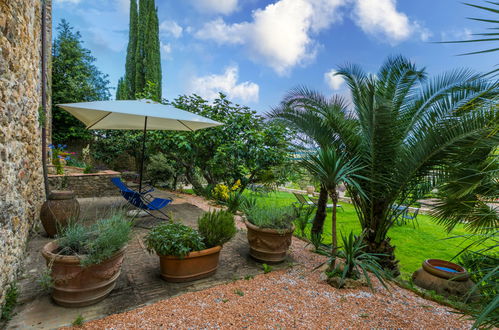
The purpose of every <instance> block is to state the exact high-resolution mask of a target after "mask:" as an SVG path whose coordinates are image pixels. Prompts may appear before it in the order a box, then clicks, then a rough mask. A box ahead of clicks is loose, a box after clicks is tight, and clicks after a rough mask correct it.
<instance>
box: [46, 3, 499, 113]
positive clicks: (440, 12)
mask: <svg viewBox="0 0 499 330" xmlns="http://www.w3.org/2000/svg"><path fill="white" fill-rule="evenodd" d="M53 2H54V5H53V19H54V27H55V26H57V24H58V23H59V22H60V20H61V19H63V18H65V19H66V20H68V21H69V22H70V24H71V25H72V26H74V27H75V29H76V30H78V31H80V33H81V34H82V37H83V40H84V46H85V47H87V48H89V49H90V50H91V51H92V54H93V55H94V56H95V57H96V58H97V66H98V67H99V69H100V70H101V71H102V72H104V73H106V74H108V75H109V79H110V81H111V85H112V86H113V87H115V86H116V84H117V81H118V79H119V77H121V76H122V75H123V74H124V68H125V56H126V47H127V41H128V19H129V17H128V15H129V13H128V8H129V4H130V0H53ZM472 2H473V1H472ZM475 3H477V4H480V3H483V2H481V1H475ZM156 6H157V7H158V17H159V22H160V40H161V55H162V70H163V97H165V98H168V99H172V98H175V97H176V96H178V95H180V94H190V93H197V94H199V95H201V96H203V97H205V98H208V99H211V98H213V97H215V96H216V95H217V93H218V91H222V92H224V93H225V94H227V95H228V96H229V98H230V99H231V100H233V101H234V102H236V103H239V104H244V105H247V106H249V107H251V108H252V109H254V110H257V111H259V112H266V111H268V110H269V109H270V107H272V106H274V105H276V104H278V103H279V101H280V100H281V98H282V97H283V95H284V94H285V93H286V92H287V91H288V90H289V89H291V88H293V87H296V86H298V85H306V86H307V87H309V88H312V89H316V90H319V91H321V92H322V93H324V94H326V95H332V94H334V93H339V94H343V95H345V96H347V97H348V91H347V88H346V86H345V84H344V83H343V81H342V80H341V78H339V77H337V76H336V77H335V76H333V73H334V70H335V69H336V68H337V67H338V65H341V64H345V63H350V62H351V63H357V64H360V65H361V66H363V67H364V68H365V70H366V71H368V72H373V73H374V72H376V71H377V69H378V67H379V66H380V65H381V63H382V62H383V61H384V60H385V59H386V57H387V56H390V55H398V54H401V55H404V56H406V57H408V58H410V59H412V60H413V61H415V62H416V64H418V65H419V66H421V67H426V68H427V71H428V73H429V74H430V75H436V74H439V73H441V72H444V71H446V70H450V69H454V68H460V67H468V68H472V69H474V70H478V71H486V70H490V69H491V68H492V67H493V65H494V64H495V63H496V62H497V61H496V59H495V57H494V55H474V56H456V54H460V53H462V52H465V51H470V50H477V49H481V48H482V47H483V46H481V45H478V44H471V45H469V44H468V45H466V46H464V45H456V44H451V45H444V44H435V43H433V42H434V41H442V40H456V39H458V40H462V39H469V38H471V33H480V32H483V31H484V29H485V27H486V26H485V25H484V23H479V22H473V21H470V20H467V19H466V18H465V17H469V16H479V17H480V16H482V17H483V16H484V15H485V17H486V16H487V15H486V14H484V13H482V12H481V11H479V10H477V9H473V8H470V7H467V6H465V5H463V4H462V3H461V2H459V1H455V0H416V1H414V0H398V1H397V0H273V1H269V0H184V1H177V0H156ZM55 33H56V32H55V31H54V35H55ZM113 95H114V91H113Z"/></svg>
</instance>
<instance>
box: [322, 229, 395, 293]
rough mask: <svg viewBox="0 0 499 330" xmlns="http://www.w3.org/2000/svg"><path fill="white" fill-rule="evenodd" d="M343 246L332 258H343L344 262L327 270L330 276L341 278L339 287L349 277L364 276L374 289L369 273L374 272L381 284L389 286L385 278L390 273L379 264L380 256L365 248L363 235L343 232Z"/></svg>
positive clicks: (356, 278)
mask: <svg viewBox="0 0 499 330" xmlns="http://www.w3.org/2000/svg"><path fill="white" fill-rule="evenodd" d="M341 241H342V244H343V245H342V246H341V248H340V249H339V251H338V253H337V255H335V256H332V258H333V259H334V258H336V256H337V257H339V258H342V259H343V260H344V263H342V264H338V265H336V267H334V268H333V269H332V270H330V271H327V272H326V273H327V275H328V276H329V277H334V276H337V277H339V279H340V282H339V287H342V286H343V285H344V283H345V280H346V279H347V278H351V279H354V280H358V279H360V278H361V277H364V278H365V280H366V282H367V285H368V286H369V287H370V288H371V289H372V288H373V286H372V282H371V279H370V277H369V273H371V274H373V275H374V276H375V277H376V278H377V279H378V280H379V281H380V282H381V284H382V285H383V286H384V287H385V288H387V285H386V283H385V281H384V279H386V278H388V277H389V275H388V274H387V273H386V272H385V271H383V268H382V267H381V265H380V264H379V257H380V255H377V254H375V253H369V252H366V250H365V247H366V246H365V243H364V239H363V235H360V236H355V235H354V234H353V232H350V234H349V235H348V236H346V235H343V234H341Z"/></svg>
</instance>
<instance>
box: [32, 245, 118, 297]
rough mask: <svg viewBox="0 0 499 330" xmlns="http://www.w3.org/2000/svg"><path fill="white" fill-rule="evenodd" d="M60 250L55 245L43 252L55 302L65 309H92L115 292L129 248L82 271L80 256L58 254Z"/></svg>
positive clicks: (48, 246)
mask: <svg viewBox="0 0 499 330" xmlns="http://www.w3.org/2000/svg"><path fill="white" fill-rule="evenodd" d="M57 249H58V246H57V243H56V242H50V243H47V244H46V245H45V246H44V247H43V249H42V255H43V257H44V258H45V259H46V261H47V266H48V267H50V268H51V276H52V280H53V281H54V286H53V288H52V299H54V301H55V303H56V304H58V305H61V306H66V307H82V306H88V305H92V304H95V303H98V302H99V301H101V300H102V299H104V298H105V297H106V296H107V295H108V294H109V293H110V292H111V291H112V290H113V289H114V286H115V285H116V280H117V279H118V277H119V276H120V273H121V264H122V263H123V258H124V253H125V249H126V247H123V248H122V249H121V250H119V251H118V252H117V253H116V254H115V255H114V256H112V257H111V258H109V259H107V260H105V261H103V262H101V263H100V264H97V265H91V266H88V267H82V266H81V265H80V258H78V257H77V256H63V255H59V254H56V253H55V252H56V251H57Z"/></svg>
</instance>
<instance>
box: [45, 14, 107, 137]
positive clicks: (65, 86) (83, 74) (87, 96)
mask: <svg viewBox="0 0 499 330" xmlns="http://www.w3.org/2000/svg"><path fill="white" fill-rule="evenodd" d="M57 32H58V34H57V37H56V38H55V40H54V44H53V47H52V103H53V104H54V106H53V108H52V114H53V118H52V131H53V140H54V142H56V143H63V142H67V141H69V140H88V139H90V138H91V136H92V135H91V133H90V132H89V131H88V130H87V129H85V126H84V125H83V123H81V122H80V121H79V120H78V119H76V118H75V117H73V116H72V115H70V114H69V113H68V112H66V111H64V110H62V109H60V108H59V107H57V106H56V104H60V103H73V102H88V101H98V100H108V99H109V97H110V93H109V81H108V79H107V75H105V74H103V73H102V72H100V71H99V69H97V67H96V66H95V64H94V62H95V58H94V57H93V56H92V55H91V53H90V50H88V49H86V48H84V47H83V44H82V40H81V35H80V33H79V32H74V31H73V28H72V27H71V26H70V25H69V23H68V22H67V21H66V20H64V19H63V20H62V21H61V23H60V24H59V25H58V27H57Z"/></svg>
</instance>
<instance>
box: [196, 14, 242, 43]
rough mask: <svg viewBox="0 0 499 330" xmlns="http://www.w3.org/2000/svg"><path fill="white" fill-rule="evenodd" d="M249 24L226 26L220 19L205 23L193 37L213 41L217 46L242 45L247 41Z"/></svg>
mask: <svg viewBox="0 0 499 330" xmlns="http://www.w3.org/2000/svg"><path fill="white" fill-rule="evenodd" d="M249 29H250V24H249V23H236V24H226V23H225V22H224V20H223V19H222V18H217V19H215V20H213V21H210V22H208V23H206V24H205V25H204V26H203V28H202V29H201V30H199V31H197V32H196V33H195V34H194V35H195V37H197V38H199V39H204V40H213V41H214V42H216V43H218V44H221V45H222V44H243V43H245V42H246V40H247V36H248V32H249Z"/></svg>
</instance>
